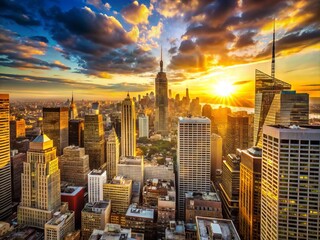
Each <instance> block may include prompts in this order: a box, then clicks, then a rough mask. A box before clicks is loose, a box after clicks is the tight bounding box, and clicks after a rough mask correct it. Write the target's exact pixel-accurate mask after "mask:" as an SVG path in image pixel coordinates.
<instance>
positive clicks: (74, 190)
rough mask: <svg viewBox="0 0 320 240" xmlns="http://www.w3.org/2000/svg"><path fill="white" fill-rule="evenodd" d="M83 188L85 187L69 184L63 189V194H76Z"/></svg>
mask: <svg viewBox="0 0 320 240" xmlns="http://www.w3.org/2000/svg"><path fill="white" fill-rule="evenodd" d="M82 189H83V187H71V186H68V187H66V188H64V189H62V190H61V195H63V196H76V195H77V194H78V193H79V192H80V191H81V190H82Z"/></svg>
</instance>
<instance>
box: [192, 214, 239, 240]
mask: <svg viewBox="0 0 320 240" xmlns="http://www.w3.org/2000/svg"><path fill="white" fill-rule="evenodd" d="M196 224H197V229H198V233H197V234H198V240H211V239H212V240H213V239H221V240H230V239H233V240H240V237H239V234H238V232H237V230H236V228H235V226H234V224H233V222H232V220H229V219H220V218H207V217H198V216H196Z"/></svg>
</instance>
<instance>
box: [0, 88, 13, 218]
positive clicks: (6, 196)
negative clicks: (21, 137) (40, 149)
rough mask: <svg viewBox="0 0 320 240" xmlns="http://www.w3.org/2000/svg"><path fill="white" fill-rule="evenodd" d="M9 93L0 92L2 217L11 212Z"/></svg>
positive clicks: (0, 187) (0, 211)
mask: <svg viewBox="0 0 320 240" xmlns="http://www.w3.org/2000/svg"><path fill="white" fill-rule="evenodd" d="M9 133H10V130H9V94H0V219H4V218H6V217H8V216H10V214H11V207H12V206H11V205H12V200H11V168H10V136H9V135H10V134H9Z"/></svg>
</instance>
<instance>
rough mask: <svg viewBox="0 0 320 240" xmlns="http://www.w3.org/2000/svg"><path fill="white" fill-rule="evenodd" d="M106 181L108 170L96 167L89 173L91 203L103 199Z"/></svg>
mask: <svg viewBox="0 0 320 240" xmlns="http://www.w3.org/2000/svg"><path fill="white" fill-rule="evenodd" d="M106 182H107V172H106V171H103V170H96V169H94V170H92V171H91V172H90V173H89V174H88V197H89V199H88V201H89V203H95V202H98V201H101V200H103V184H105V183H106Z"/></svg>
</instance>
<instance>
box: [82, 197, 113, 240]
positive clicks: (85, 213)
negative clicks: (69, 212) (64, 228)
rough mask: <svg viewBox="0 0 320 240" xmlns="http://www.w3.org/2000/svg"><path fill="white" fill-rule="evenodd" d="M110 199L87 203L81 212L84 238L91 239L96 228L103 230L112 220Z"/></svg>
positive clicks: (85, 239)
mask: <svg viewBox="0 0 320 240" xmlns="http://www.w3.org/2000/svg"><path fill="white" fill-rule="evenodd" d="M110 211H111V202H110V201H99V202H95V203H87V204H86V205H85V207H84V208H83V210H82V212H81V233H82V238H83V239H84V240H87V239H89V237H90V235H91V234H92V232H93V230H94V229H100V230H103V229H104V227H105V225H106V224H107V223H109V222H110Z"/></svg>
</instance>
